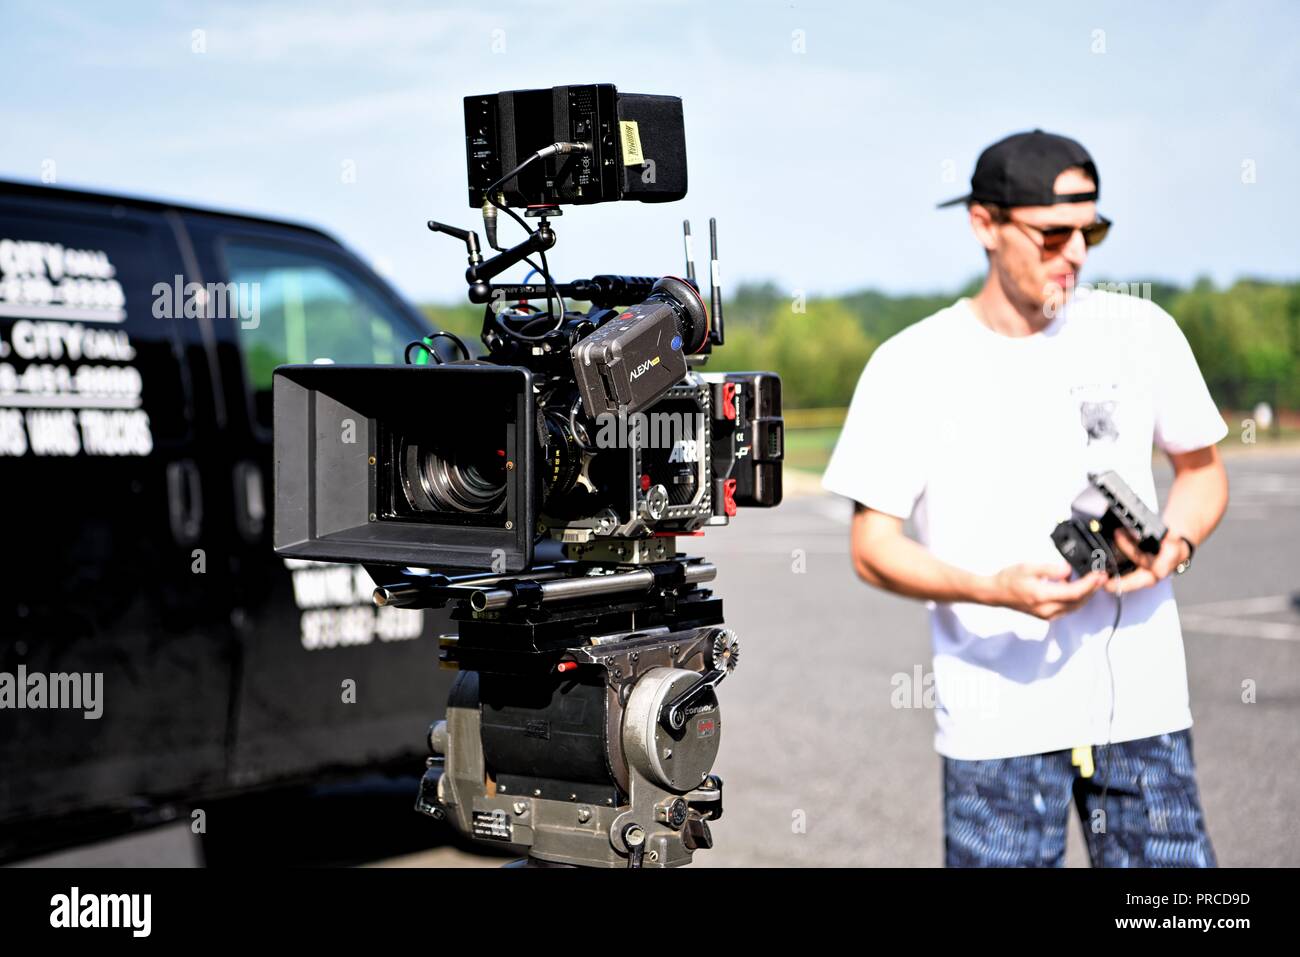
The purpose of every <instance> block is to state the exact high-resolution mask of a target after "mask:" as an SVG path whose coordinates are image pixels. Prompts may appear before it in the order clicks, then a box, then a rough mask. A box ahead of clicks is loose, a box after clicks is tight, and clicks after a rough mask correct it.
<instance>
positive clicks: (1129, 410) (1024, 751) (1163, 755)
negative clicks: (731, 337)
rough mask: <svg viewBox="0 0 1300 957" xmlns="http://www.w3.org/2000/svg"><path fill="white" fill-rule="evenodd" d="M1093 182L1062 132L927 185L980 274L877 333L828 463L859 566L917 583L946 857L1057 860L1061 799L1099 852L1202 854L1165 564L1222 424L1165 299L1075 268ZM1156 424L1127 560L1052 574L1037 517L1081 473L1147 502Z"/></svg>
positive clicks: (1001, 862)
mask: <svg viewBox="0 0 1300 957" xmlns="http://www.w3.org/2000/svg"><path fill="white" fill-rule="evenodd" d="M1099 186H1100V177H1099V176H1098V172H1097V167H1096V165H1095V164H1094V163H1093V161H1092V158H1091V157H1090V156H1089V155H1088V153H1087V151H1086V150H1084V148H1083V147H1082V146H1080V145H1079V144H1078V143H1076V142H1075V141H1073V140H1071V139H1067V138H1065V137H1062V136H1057V135H1053V134H1050V133H1044V132H1042V131H1041V130H1034V131H1033V132H1030V133H1021V134H1017V135H1014V136H1010V137H1007V138H1006V139H1004V140H1002V141H1000V142H998V143H995V144H994V145H992V146H990V147H989V148H988V149H987V150H985V151H984V153H983V154H982V155H981V156H980V158H979V161H978V163H977V164H976V168H975V174H974V176H973V177H972V179H971V192H970V194H969V195H968V196H965V197H962V198H961V199H958V200H953V201H951V202H950V203H945V204H943V205H945V206H946V205H952V204H953V203H959V202H965V203H966V206H967V208H968V212H969V217H970V225H971V230H972V231H973V232H974V234H975V239H976V240H977V241H978V242H979V243H980V245H981V246H983V247H984V251H985V253H986V254H987V257H988V275H987V277H986V278H985V281H984V285H983V288H982V289H981V290H980V291H979V293H978V294H977V295H976V296H974V297H973V298H969V299H965V298H963V299H961V300H959V301H958V302H957V303H955V304H954V305H952V306H950V307H948V308H947V309H944V310H942V311H940V312H938V313H935V314H934V315H933V316H930V317H929V318H926V319H923V320H922V321H920V322H918V323H915V324H914V325H912V326H910V327H908V328H907V329H905V330H903V331H902V332H900V333H898V334H897V335H895V336H893V337H892V338H891V339H889V340H888V341H886V342H885V343H883V344H882V345H881V346H880V347H879V348H878V349H877V350H876V351H875V353H874V354H873V355H872V357H871V360H870V361H869V362H868V363H867V366H866V368H865V369H864V370H863V373H862V377H861V379H860V380H859V382H858V386H857V391H856V392H855V394H854V397H853V402H852V405H851V407H850V409H849V413H848V417H847V419H846V421H845V424H844V431H843V433H842V434H841V436H840V440H839V443H838V445H837V446H836V449H835V452H834V454H833V456H832V457H831V461H830V464H829V466H828V467H827V469H826V474H825V477H824V479H823V482H824V485H825V487H826V488H827V489H829V490H830V491H832V492H837V493H839V494H841V495H844V496H846V497H848V498H851V499H853V500H855V501H856V502H857V503H858V505H857V510H856V512H855V514H854V517H853V527H852V552H853V561H854V565H855V567H856V570H857V572H858V574H859V576H861V577H862V578H863V579H865V580H866V581H867V582H869V583H871V584H873V585H876V586H878V587H881V588H885V589H888V590H889V591H892V592H895V593H897V594H900V595H906V596H910V597H912V598H919V599H922V600H924V601H926V602H928V603H929V605H930V608H931V635H932V640H933V646H934V691H935V716H936V719H937V723H938V731H937V734H936V737H935V746H936V749H937V750H938V751H939V753H940V754H941V755H942V756H943V780H944V822H945V848H946V860H947V863H948V865H949V866H990V865H992V866H1060V865H1061V864H1063V863H1064V857H1065V830H1066V825H1067V823H1068V815H1069V806H1070V802H1071V798H1073V800H1074V803H1075V805H1076V807H1077V810H1078V812H1079V814H1080V817H1081V819H1082V821H1083V824H1084V833H1085V835H1086V837H1087V842H1088V849H1089V854H1090V856H1091V858H1092V862H1093V864H1094V866H1101V865H1105V866H1152V865H1177V866H1214V864H1215V857H1214V852H1213V850H1212V848H1211V845H1210V841H1209V838H1208V837H1207V835H1206V831H1205V825H1204V818H1203V815H1202V811H1201V807H1200V801H1199V798H1198V795H1197V788H1196V781H1195V776H1194V769H1193V762H1192V748H1191V736H1190V733H1189V731H1188V728H1189V727H1190V726H1191V723H1192V719H1191V713H1190V711H1189V709H1188V694H1187V675H1186V664H1185V661H1184V656H1183V644H1182V635H1181V632H1180V630H1179V624H1178V616H1177V611H1176V609H1175V607H1174V597H1173V588H1172V585H1171V582H1170V580H1169V579H1170V575H1171V574H1174V573H1175V572H1177V573H1181V572H1182V571H1185V570H1186V569H1187V567H1188V566H1189V565H1190V562H1191V558H1192V555H1193V553H1194V551H1195V550H1196V549H1198V548H1199V547H1200V546H1201V545H1202V544H1203V543H1204V542H1205V539H1206V537H1207V536H1208V535H1209V534H1210V532H1211V531H1213V529H1214V527H1215V526H1216V525H1217V524H1218V522H1219V519H1220V518H1221V517H1222V515H1223V512H1224V509H1225V508H1226V506H1227V497H1228V491H1227V476H1226V473H1225V471H1224V468H1223V464H1222V462H1221V461H1220V459H1219V456H1218V452H1217V450H1216V449H1215V443H1217V442H1218V441H1219V440H1221V439H1222V438H1223V437H1224V435H1225V434H1226V433H1227V426H1226V425H1225V423H1224V421H1223V419H1222V417H1221V416H1220V415H1219V413H1218V411H1217V410H1216V408H1215V406H1214V404H1213V402H1212V401H1211V399H1210V396H1209V393H1208V391H1207V390H1206V387H1205V383H1204V380H1203V379H1202V377H1201V374H1200V371H1199V369H1198V368H1197V366H1196V361H1195V359H1194V358H1193V356H1192V353H1191V350H1190V349H1189V348H1188V345H1187V341H1186V339H1185V338H1184V337H1183V335H1182V333H1181V331H1180V330H1179V329H1178V327H1177V325H1175V323H1174V320H1173V319H1172V318H1171V317H1170V316H1169V315H1168V314H1167V313H1166V312H1165V311H1164V310H1162V309H1160V308H1159V307H1158V306H1156V305H1155V304H1154V303H1152V302H1150V301H1149V300H1146V299H1143V298H1141V297H1139V296H1137V295H1121V294H1118V293H1115V292H1100V291H1096V290H1088V289H1085V288H1079V289H1078V290H1077V291H1076V288H1075V280H1076V278H1077V277H1078V275H1079V271H1080V269H1081V268H1082V267H1083V264H1084V260H1085V259H1086V258H1087V254H1088V247H1089V246H1092V245H1096V244H1097V243H1098V242H1100V241H1101V240H1102V239H1103V238H1104V236H1105V234H1106V230H1107V228H1108V227H1109V225H1110V224H1109V222H1108V221H1107V220H1105V219H1102V218H1100V217H1099V216H1098V213H1097V198H1098V193H1099ZM1153 440H1154V442H1155V444H1156V446H1158V447H1159V448H1160V449H1161V450H1162V451H1163V452H1164V453H1165V454H1167V455H1168V457H1169V460H1170V461H1171V462H1172V464H1173V468H1174V481H1173V486H1172V488H1171V489H1170V492H1169V496H1168V499H1167V501H1166V502H1165V506H1164V509H1163V513H1162V517H1163V519H1164V521H1165V523H1166V525H1167V526H1168V529H1169V531H1168V534H1167V535H1166V536H1165V538H1164V540H1163V543H1162V545H1161V548H1160V551H1159V554H1158V555H1148V554H1146V553H1145V552H1141V551H1138V550H1137V549H1136V548H1135V547H1134V543H1133V541H1132V540H1131V539H1130V538H1127V537H1124V536H1121V538H1120V540H1119V541H1118V542H1117V547H1118V548H1119V549H1120V550H1121V551H1123V552H1124V553H1125V554H1126V555H1127V556H1128V557H1129V558H1130V559H1131V560H1132V561H1133V562H1134V563H1135V564H1136V566H1137V567H1136V569H1135V570H1134V571H1131V572H1129V573H1128V574H1126V575H1123V576H1118V575H1110V576H1108V575H1107V573H1106V571H1104V570H1097V571H1093V572H1091V573H1090V574H1088V575H1085V576H1083V577H1075V578H1074V579H1073V580H1071V569H1070V566H1069V565H1067V564H1066V563H1065V562H1064V561H1062V560H1061V557H1060V555H1059V553H1058V552H1057V551H1056V548H1055V546H1054V544H1053V542H1052V539H1051V537H1050V536H1051V532H1052V529H1053V528H1054V527H1055V526H1056V524H1057V523H1058V522H1059V521H1060V520H1061V519H1063V518H1066V517H1068V515H1069V514H1070V503H1071V502H1072V501H1073V500H1074V498H1075V497H1076V495H1077V494H1078V493H1079V492H1080V491H1082V490H1083V489H1084V487H1085V486H1086V485H1087V481H1088V475H1089V473H1093V472H1102V471H1107V470H1114V471H1115V472H1117V473H1118V474H1119V476H1120V477H1121V478H1122V479H1123V480H1124V481H1125V482H1127V483H1128V484H1129V485H1130V486H1131V487H1132V488H1133V489H1134V490H1135V491H1136V492H1137V494H1138V495H1139V496H1140V497H1141V498H1142V499H1143V501H1145V502H1146V503H1147V504H1148V505H1150V506H1152V507H1153V508H1154V507H1155V505H1156V501H1157V500H1156V493H1155V483H1154V481H1153V478H1152V472H1151V455H1152V442H1153ZM909 517H910V518H913V519H914V523H915V527H916V530H917V532H918V537H919V541H913V540H912V539H910V538H908V537H907V536H906V535H905V534H904V532H903V523H904V521H905V520H906V519H908V518H909ZM1112 567H1113V566H1112Z"/></svg>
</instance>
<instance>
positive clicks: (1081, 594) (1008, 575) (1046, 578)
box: [985, 562, 1106, 621]
mask: <svg viewBox="0 0 1300 957" xmlns="http://www.w3.org/2000/svg"><path fill="white" fill-rule="evenodd" d="M1069 577H1070V566H1069V565H1066V564H1065V563H1063V562H1061V563H1052V564H1047V565H1033V564H1028V565H1012V566H1010V567H1009V568H1004V569H1002V571H1000V572H998V573H997V574H996V575H994V576H993V579H992V587H991V590H990V594H989V596H988V598H987V599H986V601H985V604H989V605H1001V606H1003V607H1004V608H1014V609H1015V610H1016V611H1023V612H1025V613H1026V614H1030V615H1033V616H1034V617H1035V618H1042V619H1043V620H1044V621H1053V620H1055V619H1057V618H1060V617H1061V616H1062V615H1068V614H1069V613H1070V612H1072V611H1074V610H1075V609H1077V608H1080V607H1082V606H1083V604H1084V603H1085V602H1087V600H1088V599H1089V598H1091V597H1092V595H1093V592H1095V591H1096V590H1097V589H1098V588H1100V587H1102V585H1104V584H1105V583H1106V573H1105V572H1104V571H1093V572H1089V573H1088V574H1087V575H1084V576H1083V577H1082V578H1080V579H1078V580H1077V581H1067V579H1068V578H1069Z"/></svg>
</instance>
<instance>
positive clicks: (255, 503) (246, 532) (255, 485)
mask: <svg viewBox="0 0 1300 957" xmlns="http://www.w3.org/2000/svg"><path fill="white" fill-rule="evenodd" d="M234 477H235V521H236V524H238V526H239V532H240V534H241V535H243V536H244V541H246V542H249V543H250V544H255V543H257V542H259V541H261V538H262V528H263V525H264V524H265V519H266V498H265V496H263V494H262V470H261V469H260V468H258V467H257V463H256V462H250V461H248V460H244V461H242V462H236V463H235V468H234Z"/></svg>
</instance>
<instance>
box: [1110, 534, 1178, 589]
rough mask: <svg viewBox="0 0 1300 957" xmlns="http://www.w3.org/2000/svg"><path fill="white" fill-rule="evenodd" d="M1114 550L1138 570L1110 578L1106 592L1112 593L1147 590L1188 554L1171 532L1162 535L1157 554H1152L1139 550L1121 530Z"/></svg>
mask: <svg viewBox="0 0 1300 957" xmlns="http://www.w3.org/2000/svg"><path fill="white" fill-rule="evenodd" d="M1115 548H1116V549H1117V550H1118V551H1120V552H1122V553H1123V554H1124V557H1125V558H1127V559H1128V560H1129V561H1131V562H1132V563H1133V564H1134V565H1136V566H1137V568H1135V569H1133V570H1132V571H1131V572H1129V573H1128V574H1127V575H1121V576H1120V577H1119V578H1112V579H1111V580H1110V581H1108V582H1107V583H1106V591H1108V592H1111V593H1112V594H1114V593H1115V592H1130V591H1137V590H1138V589H1139V588H1150V587H1151V586H1152V585H1154V584H1155V583H1156V582H1159V581H1163V580H1164V579H1166V578H1168V577H1169V576H1170V575H1172V574H1173V573H1174V569H1175V568H1177V567H1178V564H1179V562H1182V561H1184V560H1185V559H1187V558H1188V557H1189V555H1190V554H1191V549H1189V548H1188V547H1187V543H1186V542H1185V541H1183V539H1182V536H1181V535H1179V534H1177V533H1176V532H1174V531H1173V530H1172V529H1171V530H1170V531H1168V532H1166V533H1165V537H1164V539H1163V540H1161V542H1160V551H1159V552H1157V553H1156V554H1154V555H1152V554H1150V553H1148V552H1144V551H1142V550H1141V549H1139V548H1138V546H1137V539H1135V538H1134V537H1133V536H1132V534H1131V533H1130V532H1129V530H1128V529H1127V528H1121V529H1119V530H1118V531H1117V532H1116V533H1115Z"/></svg>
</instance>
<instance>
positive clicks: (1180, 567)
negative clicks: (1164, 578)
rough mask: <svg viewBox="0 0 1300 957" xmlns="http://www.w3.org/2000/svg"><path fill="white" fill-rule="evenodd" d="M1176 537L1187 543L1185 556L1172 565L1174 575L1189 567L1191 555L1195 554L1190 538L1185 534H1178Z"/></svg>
mask: <svg viewBox="0 0 1300 957" xmlns="http://www.w3.org/2000/svg"><path fill="white" fill-rule="evenodd" d="M1178 537H1179V538H1181V539H1182V540H1183V541H1185V542H1186V543H1187V557H1186V558H1184V559H1183V560H1182V561H1181V562H1179V563H1178V564H1177V565H1175V566H1174V574H1175V575H1181V574H1182V573H1183V572H1185V571H1187V569H1189V568H1191V567H1192V556H1193V555H1195V554H1196V546H1195V545H1193V544H1192V540H1191V539H1190V538H1188V537H1187V536H1186V535H1179V536H1178Z"/></svg>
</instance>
